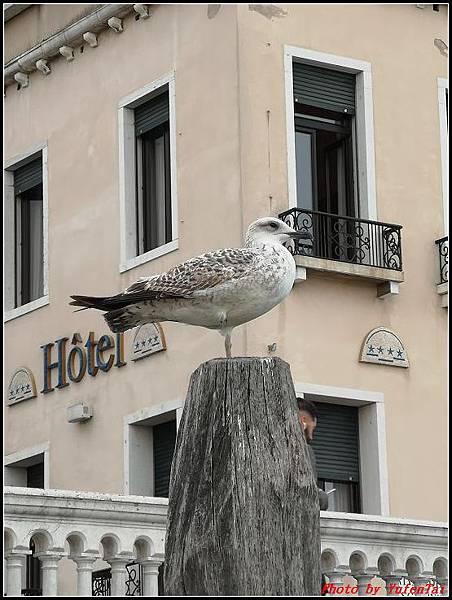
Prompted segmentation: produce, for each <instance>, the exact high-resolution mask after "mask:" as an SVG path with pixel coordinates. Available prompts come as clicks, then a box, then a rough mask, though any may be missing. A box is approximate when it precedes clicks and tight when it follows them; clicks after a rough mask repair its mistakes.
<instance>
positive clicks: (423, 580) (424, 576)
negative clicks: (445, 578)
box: [413, 573, 436, 596]
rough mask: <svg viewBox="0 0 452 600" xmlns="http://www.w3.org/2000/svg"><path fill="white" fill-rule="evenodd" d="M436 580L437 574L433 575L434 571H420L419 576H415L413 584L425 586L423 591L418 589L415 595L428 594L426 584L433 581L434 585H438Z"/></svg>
mask: <svg viewBox="0 0 452 600" xmlns="http://www.w3.org/2000/svg"><path fill="white" fill-rule="evenodd" d="M434 581H435V576H434V575H433V573H420V574H419V575H418V576H417V577H413V585H415V586H416V588H418V587H423V588H424V589H423V591H420V590H419V591H417V592H416V593H415V594H414V595H415V596H426V595H427V594H426V590H427V588H426V585H427V583H429V582H431V583H433V585H436V584H435V583H434Z"/></svg>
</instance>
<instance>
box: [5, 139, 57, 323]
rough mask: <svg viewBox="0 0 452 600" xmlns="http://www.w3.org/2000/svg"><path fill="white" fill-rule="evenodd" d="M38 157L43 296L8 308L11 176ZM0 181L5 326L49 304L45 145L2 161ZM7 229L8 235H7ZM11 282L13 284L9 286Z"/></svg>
mask: <svg viewBox="0 0 452 600" xmlns="http://www.w3.org/2000/svg"><path fill="white" fill-rule="evenodd" d="M38 153H41V158H42V221H43V222H42V236H43V262H44V264H43V295H42V296H41V298H37V299H36V300H33V301H32V302H28V303H27V304H23V305H22V306H18V307H17V308H11V306H12V305H13V304H14V282H15V277H16V274H15V272H14V252H15V248H14V244H15V241H14V240H15V236H14V201H15V197H14V176H13V173H12V172H13V171H14V170H15V169H18V168H19V167H21V166H22V163H25V162H27V160H28V159H30V157H31V156H33V155H34V154H38ZM3 177H4V182H5V194H4V202H5V205H4V215H5V224H6V225H7V226H8V229H7V230H6V231H5V259H4V261H5V262H4V264H5V275H6V276H7V279H6V281H5V291H6V294H5V315H4V321H5V322H8V321H11V320H12V319H16V318H17V317H20V316H22V315H25V314H28V313H30V312H32V311H34V310H36V309H38V308H41V307H42V306H46V305H47V304H49V303H50V297H49V177H48V147H47V141H45V142H40V143H38V144H35V145H34V146H32V147H31V148H29V150H28V151H27V152H24V153H21V154H17V155H16V156H13V157H11V158H9V159H7V160H5V161H4V171H3ZM11 225H12V227H13V229H12V235H11V229H10V228H11ZM11 282H13V283H11Z"/></svg>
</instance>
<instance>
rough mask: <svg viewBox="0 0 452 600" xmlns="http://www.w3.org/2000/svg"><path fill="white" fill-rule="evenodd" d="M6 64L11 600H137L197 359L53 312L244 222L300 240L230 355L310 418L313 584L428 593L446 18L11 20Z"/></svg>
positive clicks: (439, 366)
mask: <svg viewBox="0 0 452 600" xmlns="http://www.w3.org/2000/svg"><path fill="white" fill-rule="evenodd" d="M5 62H6V65H5V90H6V91H5V98H4V109H5V123H6V129H5V165H4V184H5V193H4V215H5V283H4V287H5V320H6V325H5V350H6V353H5V375H6V377H5V380H6V387H5V405H4V415H5V434H6V439H5V476H4V478H5V479H4V480H5V484H6V485H7V486H12V487H8V488H7V491H6V506H7V510H6V516H7V519H6V520H7V523H6V528H7V530H6V536H7V543H6V549H7V559H6V560H7V565H8V569H7V571H8V585H10V586H11V587H10V588H9V590H10V592H11V590H14V589H17V586H18V585H19V587H20V588H21V590H27V589H32V588H34V587H35V586H37V587H36V589H38V591H40V593H43V594H44V595H46V592H47V594H51V593H53V591H54V589H55V586H56V585H57V583H58V593H70V590H71V589H75V587H74V586H75V585H76V580H77V582H78V584H77V585H78V586H79V587H78V591H79V593H82V592H83V590H85V591H86V590H87V589H88V588H89V585H90V584H91V579H90V578H91V577H92V585H93V586H94V582H95V581H97V580H96V575H94V576H93V575H92V573H93V572H94V573H100V572H102V573H104V575H105V576H104V579H103V580H102V577H101V575H99V577H98V579H99V581H102V582H101V584H100V587H99V589H100V590H101V592H102V594H103V593H104V592H105V593H107V591H106V587H105V586H107V584H108V585H111V586H113V587H112V589H113V591H115V590H120V591H121V590H122V592H125V591H127V590H129V592H130V591H131V588H130V585H131V584H130V582H131V580H132V579H133V577H135V575H134V576H133V577H132V576H129V578H128V579H127V586H129V587H127V590H126V588H125V587H124V585H125V583H124V577H125V573H126V571H127V572H129V571H130V570H131V569H132V567H130V566H129V565H130V564H131V563H134V564H135V563H137V561H138V562H140V563H141V566H140V569H141V575H140V577H141V584H140V585H142V586H145V588H143V587H142V588H141V589H145V590H147V591H148V592H149V593H157V576H158V567H159V565H160V564H161V562H162V560H163V558H164V527H165V525H164V509H163V508H162V507H164V506H165V500H162V498H165V496H167V492H168V479H169V471H170V465H171V456H172V450H173V447H174V443H175V438H176V431H177V425H178V422H179V420H180V416H181V413H182V410H183V403H184V397H185V394H186V390H187V385H188V380H189V377H190V374H191V373H192V371H193V370H194V369H195V368H196V367H197V366H198V365H199V364H200V363H201V362H203V361H205V360H209V359H210V358H212V357H216V356H222V355H223V352H224V350H223V340H222V338H221V337H220V336H219V335H218V334H217V333H215V332H212V331H209V330H206V329H199V328H193V327H190V326H185V325H180V324H177V323H164V324H162V326H161V327H154V326H144V327H142V328H140V329H138V330H137V329H135V330H132V331H128V332H126V333H125V334H121V335H111V332H110V331H109V330H108V327H107V325H106V323H105V322H104V320H103V318H102V315H101V314H100V313H98V312H95V311H84V312H74V311H73V310H72V307H70V306H69V305H68V302H69V300H70V298H69V297H70V295H71V294H89V295H93V296H102V295H111V294H113V293H118V292H120V291H122V290H124V289H125V288H126V287H127V286H129V285H130V284H132V283H133V282H134V281H135V280H136V279H138V278H139V277H142V276H148V275H151V274H156V273H160V272H163V271H166V270H168V269H169V268H171V267H173V266H175V265H177V264H179V263H181V262H183V261H184V260H186V259H188V258H190V257H192V256H197V255H199V254H201V253H203V252H207V251H209V250H211V249H216V248H221V247H237V246H240V245H241V244H242V243H243V239H244V235H245V233H246V229H247V227H248V225H249V224H250V223H251V222H252V221H253V220H255V219H257V218H259V217H262V216H270V215H271V216H278V215H279V216H280V217H281V218H282V219H284V220H286V221H287V222H288V223H289V224H291V225H293V226H295V227H296V228H297V229H306V230H309V231H310V233H311V234H312V238H313V239H312V242H310V243H308V242H306V243H305V244H304V245H298V246H297V247H292V251H293V252H294V256H295V260H296V263H297V281H296V284H295V285H294V288H293V290H292V292H291V294H290V295H289V297H288V298H287V299H286V300H285V301H284V302H283V303H282V304H281V305H279V306H278V307H277V308H275V309H274V310H272V311H271V312H270V313H268V314H266V315H264V316H262V317H261V318H259V319H257V320H256V321H254V322H252V323H249V324H247V325H245V326H242V327H240V328H238V329H236V330H235V332H234V336H233V353H234V355H236V356H275V355H277V356H280V357H281V358H283V359H284V360H286V361H287V362H288V363H289V364H290V367H291V372H292V376H293V380H294V385H295V390H296V392H297V395H298V396H300V397H301V396H304V397H306V398H309V399H310V400H312V401H314V402H315V403H316V405H317V408H318V410H319V422H318V430H317V434H316V438H315V451H316V454H317V459H318V462H319V485H321V486H322V487H323V488H324V489H326V490H331V489H333V488H334V489H335V490H336V492H334V493H333V494H331V495H330V497H331V503H330V504H331V506H330V510H329V511H326V512H325V513H324V514H323V513H322V527H323V530H322V531H323V533H322V544H323V551H324V552H323V566H324V571H325V572H326V573H327V574H329V575H328V576H329V577H330V581H343V577H344V575H347V574H351V575H353V576H354V578H355V579H356V580H357V581H358V584H359V585H360V586H361V587H360V591H362V589H364V588H363V587H362V586H364V585H365V584H367V582H368V581H371V580H372V578H373V577H374V576H380V577H383V576H386V579H384V577H383V579H384V580H385V581H386V584H387V583H388V582H389V581H397V582H399V581H400V579H401V578H403V577H405V578H407V579H409V580H410V581H414V580H416V581H418V582H420V583H422V582H429V581H434V582H436V583H438V582H439V583H444V581H445V578H446V575H447V561H446V552H447V549H446V538H445V535H446V526H445V523H444V522H445V521H446V519H447V516H446V515H447V511H446V506H447V476H446V469H447V462H446V455H447V452H446V449H447V425H446V420H447V419H446V417H447V347H446V346H447V331H446V329H447V304H448V302H447V298H448V292H447V285H448V284H447V280H448V277H447V251H448V240H447V234H448V229H447V223H448V179H447V164H448V163H447V130H448V108H447V107H448V81H447V68H448V59H447V5H416V4H411V5H410V4H405V5H396V4H394V5H303V4H299V5H245V4H242V5H191V6H190V5H158V4H155V5H147V4H146V5H144V4H135V5H134V4H113V5H112V4H107V5H87V4H85V5H39V4H32V5H14V4H12V5H6V9H5ZM27 488H35V489H33V490H30V489H27ZM38 490H41V491H38ZM42 490H44V491H42ZM137 497H139V498H137ZM115 502H116V504H115ZM134 503H135V504H134ZM101 506H102V507H104V508H103V509H102V508H101ZM132 506H135V507H138V508H137V511H138V513H139V515H140V517H139V518H138V517H137V519H138V520H137V521H136V522H134V521H133V516H132V515H133V510H134V509H133V508H132ZM27 507H28V508H27ZM105 507H108V511H107V512H108V514H110V515H116V516H114V517H112V519H113V521H114V524H111V527H109V523H108V516H107V513H102V510H107V509H105ZM116 507H118V508H116ZM119 507H121V508H119ZM27 511H28V512H27ZM40 511H41V513H42V514H41V516H39V514H40ZM71 511H72V512H71ZM90 511H91V512H92V514H95V515H96V517H95V519H97V520H98V523H97V524H96V526H95V527H94V526H93V525H92V524H91V525H89V523H90V522H91V521H90V518H89V515H90V514H91V513H90ZM115 511H116V512H115ZM162 511H163V512H162ZM101 513H102V514H101ZM74 514H76V515H77V517H74ZM20 515H22V517H21V516H20ZM24 515H25V516H24ZM42 515H46V516H45V517H44V516H42ZM71 515H72V516H71ZM118 515H119V516H118ZM93 518H94V517H93ZM40 519H41V520H40ZM71 519H72V520H71ZM73 519H76V521H77V519H78V521H77V523H78V525H77V524H76V523H75V522H74V521H73ZM8 521H9V523H8ZM56 522H58V523H64V524H65V525H64V527H62V528H60V529H59V533H57V532H56V529H58V528H56V525H55V523H56ZM143 528H148V534H146V535H144V534H142V533H140V531H142V529H143ZM113 530H114V531H113ZM362 530H365V531H366V534H365V535H364V538H365V539H368V540H372V542H370V541H369V542H368V543H367V542H366V543H365V544H364V546H365V548H364V549H363V547H362V537H360V536H359V533H358V532H359V531H362ZM149 532H152V535H151V533H149ZM354 536H355V537H354ZM366 536H367V538H366ZM423 536H424V537H423ZM425 536H427V537H425ZM421 538H422V539H423V540H425V539H428V544H427V546H426V545H425V543H424V542H421ZM358 539H359V540H361V541H360V542H358V541H357V540H358ZM376 539H377V540H379V541H378V542H375V540H376ZM126 540H127V541H126ZM407 540H409V541H408V542H407ZM34 555H37V556H38V558H35V557H34ZM30 557H31V558H30ZM33 561H34V562H33ZM36 561H39V562H36ZM136 568H138V567H136ZM33 569H35V571H37V573H35V575H33ZM105 573H106V574H105ZM131 577H132V579H131ZM391 577H392V578H393V579H391ZM32 580H33V581H32ZM105 582H107V583H105ZM14 586H16V587H14ZM87 586H88V587H87ZM102 586H104V587H102ZM118 586H119V587H118ZM121 586H122V587H121ZM146 586H147V587H146ZM107 587H108V586H107ZM101 588H102V589H101ZM93 589H94V587H93Z"/></svg>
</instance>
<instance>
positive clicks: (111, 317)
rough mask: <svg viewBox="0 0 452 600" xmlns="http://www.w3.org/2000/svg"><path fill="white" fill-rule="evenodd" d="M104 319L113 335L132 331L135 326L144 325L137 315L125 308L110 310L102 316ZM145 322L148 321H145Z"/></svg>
mask: <svg viewBox="0 0 452 600" xmlns="http://www.w3.org/2000/svg"><path fill="white" fill-rule="evenodd" d="M104 319H105V321H106V322H107V325H108V327H109V328H110V330H111V331H112V332H113V333H123V332H124V331H127V330H128V329H133V328H134V327H136V326H137V325H142V324H143V323H144V321H142V320H141V317H140V315H139V314H136V313H134V312H132V310H128V309H127V308H117V309H116V310H111V311H110V312H107V313H105V314H104ZM146 322H148V321H147V320H146Z"/></svg>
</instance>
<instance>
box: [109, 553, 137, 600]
mask: <svg viewBox="0 0 452 600" xmlns="http://www.w3.org/2000/svg"><path fill="white" fill-rule="evenodd" d="M130 560H131V559H130V558H109V559H108V560H107V562H108V563H109V564H110V566H111V595H112V596H125V595H126V578H127V571H126V565H127V564H128V563H129V562H130Z"/></svg>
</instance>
